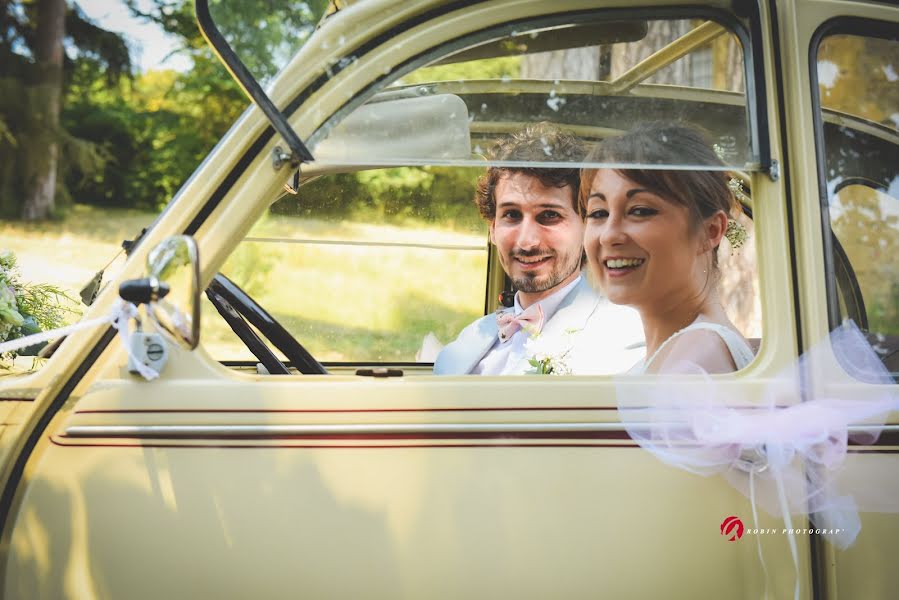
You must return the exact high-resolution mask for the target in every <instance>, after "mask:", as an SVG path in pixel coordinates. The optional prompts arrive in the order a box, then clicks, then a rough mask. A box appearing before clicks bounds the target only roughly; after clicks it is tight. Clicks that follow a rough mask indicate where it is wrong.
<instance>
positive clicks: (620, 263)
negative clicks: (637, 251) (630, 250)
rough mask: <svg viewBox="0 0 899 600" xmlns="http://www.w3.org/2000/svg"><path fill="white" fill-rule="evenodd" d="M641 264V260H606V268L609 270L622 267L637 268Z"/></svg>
mask: <svg viewBox="0 0 899 600" xmlns="http://www.w3.org/2000/svg"><path fill="white" fill-rule="evenodd" d="M642 264H643V259H642V258H616V259H613V260H607V261H606V266H607V267H609V268H610V269H622V268H624V267H637V266H639V265H642Z"/></svg>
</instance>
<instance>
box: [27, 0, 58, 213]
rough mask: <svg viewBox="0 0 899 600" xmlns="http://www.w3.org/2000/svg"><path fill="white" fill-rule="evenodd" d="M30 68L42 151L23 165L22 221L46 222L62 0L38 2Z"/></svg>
mask: <svg viewBox="0 0 899 600" xmlns="http://www.w3.org/2000/svg"><path fill="white" fill-rule="evenodd" d="M36 12H37V27H36V36H35V37H36V40H35V47H34V58H35V64H34V68H33V70H32V71H33V83H32V86H33V90H34V100H35V101H34V103H33V105H32V110H33V111H34V114H35V119H36V121H37V122H38V123H40V125H41V127H40V129H41V130H42V133H44V135H42V136H40V138H42V141H43V142H44V143H43V144H41V145H42V146H44V148H43V152H40V151H38V152H31V153H30V155H29V159H30V160H28V162H27V165H26V175H25V177H26V180H25V182H26V183H25V185H26V194H27V195H26V196H25V203H24V204H23V206H22V218H23V219H26V220H36V219H46V218H47V217H49V216H50V215H51V214H52V212H53V206H54V198H55V197H56V168H57V157H58V153H59V144H58V143H57V141H56V135H55V134H56V131H57V128H58V127H59V109H60V98H61V96H62V57H63V45H62V43H63V38H64V37H65V16H66V3H65V0H38V2H37V11H36Z"/></svg>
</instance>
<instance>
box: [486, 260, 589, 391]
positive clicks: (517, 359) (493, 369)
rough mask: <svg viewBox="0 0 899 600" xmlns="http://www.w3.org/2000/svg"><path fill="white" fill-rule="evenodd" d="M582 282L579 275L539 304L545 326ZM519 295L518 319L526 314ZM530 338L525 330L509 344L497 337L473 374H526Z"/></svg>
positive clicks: (515, 309) (517, 302) (515, 310)
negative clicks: (524, 367)
mask: <svg viewBox="0 0 899 600" xmlns="http://www.w3.org/2000/svg"><path fill="white" fill-rule="evenodd" d="M580 280H581V275H578V276H577V277H575V279H574V280H573V281H572V282H571V283H569V284H568V285H566V286H565V287H563V288H562V289H560V290H556V291H555V292H553V293H552V294H550V295H549V296H547V297H546V298H544V299H543V300H540V301H539V302H537V304H538V305H539V306H540V308H542V309H543V323H544V325H545V324H546V322H547V321H549V320H550V319H552V317H553V315H554V314H555V312H556V309H557V308H559V305H560V304H561V303H562V301H563V300H565V296H567V295H568V294H569V293H570V292H571V291H572V290H574V288H575V286H576V285H577V284H578V282H579V281H580ZM519 293H520V292H515V305H514V306H513V307H512V311H513V314H514V315H515V316H516V317H517V316H518V315H520V314H521V313H522V312H524V309H523V308H522V307H521V304H520V303H519V301H518V294H519ZM528 337H529V335H528V332H527V331H525V330H524V329H519V330H518V331H516V332H515V333H514V334H512V337H510V338H509V341H507V342H501V341H500V340H499V336H497V338H496V341H495V342H494V343H493V346H492V347H491V348H490V350H488V351H487V354H485V355H484V358H482V359H481V362H479V363H478V364H477V366H476V367H475V368H474V369H473V370H472V374H475V375H522V374H523V373H524V371H523V369H522V361H523V360H524V353H525V344H526V343H527V341H528ZM524 364H527V363H524Z"/></svg>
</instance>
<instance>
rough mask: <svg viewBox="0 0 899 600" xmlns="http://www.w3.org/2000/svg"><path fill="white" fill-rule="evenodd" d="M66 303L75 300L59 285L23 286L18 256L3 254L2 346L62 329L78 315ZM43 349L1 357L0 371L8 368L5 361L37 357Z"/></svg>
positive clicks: (0, 264)
mask: <svg viewBox="0 0 899 600" xmlns="http://www.w3.org/2000/svg"><path fill="white" fill-rule="evenodd" d="M65 301H72V299H71V298H70V297H69V296H68V295H67V294H66V293H65V292H64V291H63V290H62V289H60V288H59V287H57V286H55V285H49V284H45V283H41V284H37V283H24V282H22V280H21V275H20V274H19V269H18V266H17V261H16V255H15V254H14V253H13V252H12V251H10V250H3V251H0V342H5V341H8V340H15V339H18V338H20V337H23V336H26V335H32V334H34V333H39V332H41V331H43V330H47V329H56V328H57V327H60V326H62V325H63V324H64V322H65V315H66V314H72V313H75V312H76V311H74V310H72V309H71V308H69V307H68V306H66V305H65V304H64V302H65ZM43 345H44V344H40V345H37V344H36V345H34V346H29V347H27V348H24V349H22V350H19V351H17V352H7V353H5V354H4V355H2V356H0V368H5V367H4V364H3V361H4V360H9V359H13V358H15V357H16V356H17V355H19V354H21V355H23V356H34V355H36V354H37V352H38V351H40V349H41V347H43Z"/></svg>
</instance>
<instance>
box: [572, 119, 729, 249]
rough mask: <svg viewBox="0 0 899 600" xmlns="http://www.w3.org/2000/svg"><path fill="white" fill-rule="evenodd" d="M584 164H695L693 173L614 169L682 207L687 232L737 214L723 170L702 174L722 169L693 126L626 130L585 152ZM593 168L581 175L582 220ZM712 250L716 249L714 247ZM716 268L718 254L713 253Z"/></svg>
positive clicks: (663, 124) (652, 125)
mask: <svg viewBox="0 0 899 600" xmlns="http://www.w3.org/2000/svg"><path fill="white" fill-rule="evenodd" d="M586 161H587V162H604V163H619V164H621V163H625V164H627V163H631V164H642V165H647V166H649V165H660V166H662V165H696V166H697V169H696V170H671V169H653V168H633V169H615V171H616V172H617V173H618V174H619V175H621V176H622V177H626V178H628V179H630V180H631V181H633V182H634V183H637V184H639V185H641V186H643V187H645V188H646V189H648V190H651V191H653V192H654V193H656V194H658V195H659V196H661V197H662V198H666V199H668V200H671V201H674V202H677V203H678V204H681V205H683V206H686V207H687V209H688V210H689V212H690V229H691V232H695V231H696V230H697V229H698V228H699V226H700V225H701V224H702V222H703V221H704V220H705V219H707V218H709V217H710V216H712V215H713V214H715V213H716V212H718V211H719V210H721V211H724V214H726V215H727V216H728V218H730V217H732V216H733V215H735V214H738V213H739V212H740V210H739V205H738V204H737V202H736V200H735V198H734V195H733V192H732V191H731V190H730V187H729V186H728V182H729V181H730V173H729V172H728V171H726V170H715V171H711V170H703V169H702V167H706V166H707V167H713V168H720V167H723V166H724V163H722V162H721V159H719V158H718V155H717V154H715V151H714V150H712V146H711V145H710V144H709V143H708V141H706V139H705V137H704V136H703V134H702V133H701V132H699V131H698V130H696V129H694V128H693V127H690V126H687V125H683V124H680V123H672V122H652V123H646V124H643V125H638V126H637V127H635V128H634V129H632V130H631V131H629V132H627V133H625V134H623V135H620V136H616V137H611V138H606V139H605V140H603V141H602V142H600V143H599V144H597V145H596V146H594V148H593V149H592V150H591V151H590V153H589V154H588V155H587V158H586ZM598 171H599V169H598V168H588V169H583V170H582V171H581V186H580V188H581V189H580V193H579V197H578V207H579V209H580V212H581V216H585V215H586V212H587V198H588V197H589V196H590V188H591V187H592V185H593V179H594V178H595V177H596V173H597V172H598ZM715 250H717V247H716V248H715ZM712 257H713V258H712V261H713V264H716V265H717V259H718V257H717V252H713V253H712Z"/></svg>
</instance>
